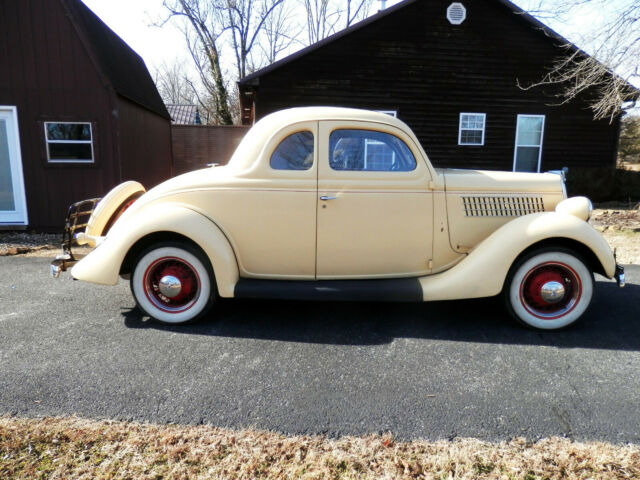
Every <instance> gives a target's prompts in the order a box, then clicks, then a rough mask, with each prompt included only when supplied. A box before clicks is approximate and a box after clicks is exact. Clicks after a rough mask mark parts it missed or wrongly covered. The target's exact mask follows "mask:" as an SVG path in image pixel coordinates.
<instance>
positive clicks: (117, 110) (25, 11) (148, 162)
mask: <svg viewBox="0 0 640 480" xmlns="http://www.w3.org/2000/svg"><path fill="white" fill-rule="evenodd" d="M71 14H72V11H71V10H67V9H66V8H65V7H64V5H63V4H62V3H61V2H60V0H4V1H0V45H2V48H0V105H8V106H15V107H17V113H18V125H19V130H20V146H21V150H22V166H23V172H24V179H25V192H26V198H27V210H28V215H29V226H30V227H31V228H36V229H47V230H49V229H61V228H62V226H63V221H64V217H65V214H66V210H67V207H68V205H69V204H71V203H73V202H76V201H78V200H82V199H85V198H91V197H99V196H103V195H104V194H105V193H106V192H108V191H109V189H111V188H112V187H113V186H115V185H117V184H118V183H120V182H121V181H123V180H125V179H135V180H139V181H141V182H142V183H144V184H145V185H147V186H152V185H155V184H157V183H159V182H160V181H162V180H165V179H167V178H169V177H170V176H171V137H170V122H169V120H168V118H163V117H162V116H161V115H159V114H157V113H153V112H151V111H150V110H147V109H145V108H143V107H140V106H139V105H138V104H136V103H133V102H131V101H129V100H125V99H123V98H122V97H119V96H118V95H117V94H116V93H115V92H114V90H113V88H112V85H111V84H110V83H109V81H108V79H107V78H106V77H104V76H103V70H102V69H101V66H100V65H99V64H98V63H97V62H98V59H97V57H96V56H95V54H94V52H93V51H92V46H91V44H90V43H89V40H88V39H87V37H86V35H84V34H83V32H82V30H81V29H78V28H77V26H76V25H75V24H74V21H73V20H72V17H71ZM151 86H152V85H151ZM46 121H66V122H91V124H92V128H93V149H94V159H95V162H94V163H93V164H79V163H78V164H51V163H48V162H47V153H46V145H45V137H44V122H46Z"/></svg>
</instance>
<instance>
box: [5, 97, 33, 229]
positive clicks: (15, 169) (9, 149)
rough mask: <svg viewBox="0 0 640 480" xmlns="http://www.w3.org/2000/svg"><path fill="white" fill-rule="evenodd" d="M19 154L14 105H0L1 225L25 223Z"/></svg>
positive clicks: (25, 207)
mask: <svg viewBox="0 0 640 480" xmlns="http://www.w3.org/2000/svg"><path fill="white" fill-rule="evenodd" d="M26 224H27V202H26V200H25V196H24V180H23V177H22V156H21V154H20V135H19V134H18V114H17V110H16V107H3V106H0V225H26Z"/></svg>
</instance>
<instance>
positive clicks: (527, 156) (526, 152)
mask: <svg viewBox="0 0 640 480" xmlns="http://www.w3.org/2000/svg"><path fill="white" fill-rule="evenodd" d="M539 155H540V147H517V148H516V168H515V171H516V172H537V171H538V157H539Z"/></svg>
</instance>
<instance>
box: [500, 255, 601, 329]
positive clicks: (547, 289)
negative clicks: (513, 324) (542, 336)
mask: <svg viewBox="0 0 640 480" xmlns="http://www.w3.org/2000/svg"><path fill="white" fill-rule="evenodd" d="M503 296H504V301H505V304H506V307H507V310H508V311H509V313H510V314H511V315H512V316H513V317H514V318H515V319H516V321H518V322H519V323H521V324H524V325H526V326H528V327H532V328H537V329H541V330H555V329H559V328H565V327H568V326H569V325H572V324H574V323H575V322H577V321H578V320H579V319H580V317H582V315H583V314H584V313H585V311H586V310H587V308H588V307H589V304H590V303H591V298H592V296H593V273H592V272H591V270H590V269H589V268H588V267H587V265H586V262H585V261H584V260H582V258H581V257H580V256H578V255H577V254H576V253H574V252H571V251H570V250H565V249H561V248H549V249H544V250H537V251H534V252H532V253H531V254H529V255H527V256H525V257H523V258H522V259H520V260H519V261H518V262H517V263H516V264H514V266H513V267H512V268H511V271H510V272H509V275H508V277H507V281H506V282H505V287H504V290H503Z"/></svg>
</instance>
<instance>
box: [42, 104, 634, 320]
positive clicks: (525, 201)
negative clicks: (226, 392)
mask: <svg viewBox="0 0 640 480" xmlns="http://www.w3.org/2000/svg"><path fill="white" fill-rule="evenodd" d="M566 197H567V196H566V189H565V186H564V178H563V176H561V175H559V174H557V173H543V174H536V173H513V172H496V171H474V170H451V169H438V168H434V167H433V166H432V165H431V163H430V162H429V159H428V157H427V155H426V154H425V152H424V150H423V149H422V147H421V146H420V143H419V142H418V140H417V138H416V137H415V135H414V134H413V132H412V131H411V129H410V128H409V127H408V126H407V125H405V124H404V123H403V122H401V121H400V120H398V119H396V118H393V117H391V116H389V115H386V114H383V113H376V112H370V111H364V110H355V109H345V108H329V107H323V108H312V107H310V108H296V109H290V110H284V111H280V112H277V113H274V114H272V115H269V116H267V117H265V118H264V119H262V120H260V121H259V122H257V123H256V124H255V125H254V126H253V128H252V129H251V130H250V131H249V132H248V133H247V135H246V136H245V138H244V139H243V140H242V142H241V143H240V145H239V146H238V148H237V150H236V151H235V153H234V155H233V157H232V158H231V160H230V162H229V164H228V165H226V166H223V167H218V166H213V167H211V168H206V169H203V170H198V171H194V172H191V173H187V174H185V175H181V176H179V177H176V178H173V179H171V180H168V181H166V182H164V183H162V184H160V185H158V186H157V187H155V188H153V189H151V190H149V191H148V192H146V193H145V191H144V188H143V187H142V185H140V184H139V183H137V182H125V183H123V184H121V185H119V186H118V187H116V188H114V189H113V190H112V191H111V192H110V193H109V194H108V195H107V196H106V197H104V198H103V199H102V200H99V199H93V200H88V201H84V202H79V203H78V204H74V205H73V206H72V207H71V208H70V214H69V216H68V218H67V226H66V234H65V237H66V240H65V245H64V249H65V252H64V254H63V255H61V256H60V257H58V258H57V259H56V260H54V262H53V263H52V265H51V269H52V273H53V274H54V276H58V275H59V274H60V272H61V271H64V270H66V269H67V267H71V266H73V268H72V270H71V275H72V276H73V277H75V278H76V279H78V280H84V281H87V282H93V283H98V284H104V285H115V284H116V283H117V282H118V277H119V276H122V277H123V278H129V279H130V282H131V290H132V292H133V296H134V297H135V300H136V302H137V304H138V306H139V308H140V309H141V310H142V311H143V312H145V313H146V314H148V315H149V316H150V317H153V318H155V319H157V320H160V321H162V322H167V323H182V322H187V321H192V320H195V319H198V318H200V317H202V316H203V315H205V314H206V313H207V311H208V310H209V309H210V308H211V307H212V306H213V305H214V304H215V301H216V298H217V297H218V296H220V297H244V298H281V299H329V300H338V299H358V300H369V299H370V300H394V301H431V300H453V299H463V298H478V297H488V296H495V295H499V294H501V295H502V296H503V298H504V302H505V305H506V309H507V311H508V312H509V313H510V314H511V315H512V316H513V317H514V318H515V319H516V320H517V321H519V322H521V323H523V324H525V325H527V326H529V327H533V328H539V329H557V328H562V327H566V326H568V325H570V324H573V323H574V322H575V321H577V320H578V319H579V318H580V317H581V316H582V315H583V314H584V312H585V310H586V309H587V307H588V306H589V303H590V301H591V298H592V295H593V289H594V278H593V272H596V273H599V274H601V275H604V276H605V277H608V278H616V279H617V280H618V283H619V284H620V285H624V271H623V269H622V267H620V266H618V265H616V261H615V257H614V254H613V253H612V252H611V249H610V248H609V246H608V245H607V243H606V241H605V240H604V239H603V238H602V236H601V235H600V234H599V233H598V232H597V231H596V230H595V229H594V228H593V227H592V226H591V225H589V223H588V219H589V215H590V211H591V208H592V207H591V203H590V202H589V200H588V199H586V198H584V197H574V198H568V199H567V198H566ZM94 207H95V208H94ZM83 215H86V216H89V215H90V218H89V219H88V222H87V221H83V220H82V218H83ZM85 226H86V228H85ZM83 230H84V231H83ZM74 240H75V241H76V242H77V243H78V244H80V245H82V244H85V245H89V246H91V247H95V248H94V249H93V250H92V251H91V252H90V253H89V254H88V255H86V256H84V258H81V259H80V257H79V256H78V255H76V254H74V252H72V250H71V244H72V241H74Z"/></svg>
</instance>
